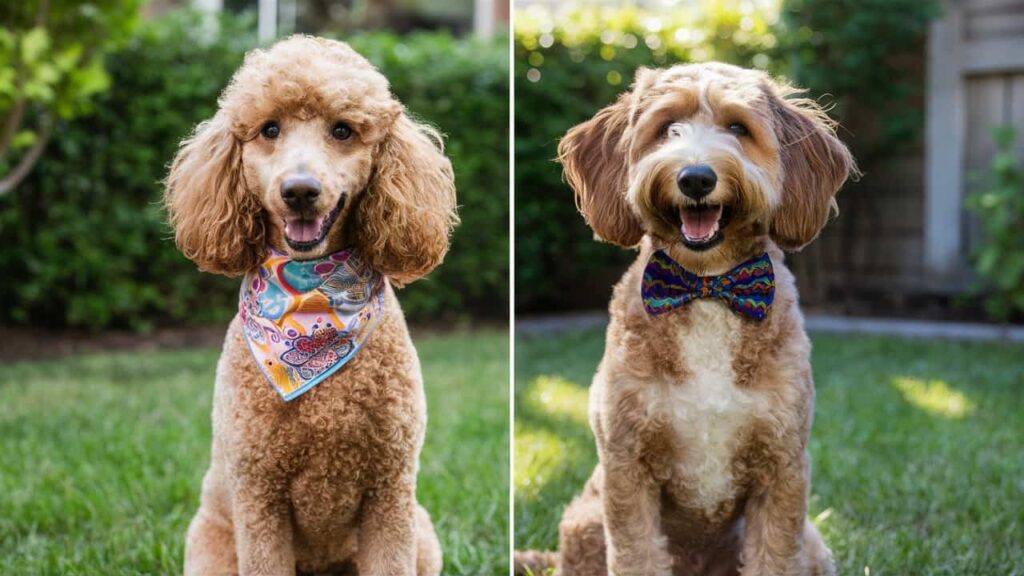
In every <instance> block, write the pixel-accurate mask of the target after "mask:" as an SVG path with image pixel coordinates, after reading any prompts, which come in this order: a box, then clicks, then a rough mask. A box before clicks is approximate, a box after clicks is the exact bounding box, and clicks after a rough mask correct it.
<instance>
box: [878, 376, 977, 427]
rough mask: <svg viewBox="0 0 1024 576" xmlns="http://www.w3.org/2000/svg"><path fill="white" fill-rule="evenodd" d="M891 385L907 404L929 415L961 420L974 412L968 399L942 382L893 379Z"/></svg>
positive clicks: (918, 379) (905, 378)
mask: <svg viewBox="0 0 1024 576" xmlns="http://www.w3.org/2000/svg"><path fill="white" fill-rule="evenodd" d="M892 384H893V386H895V387H896V389H897V390H899V391H900V394H902V395H903V398H904V399H905V400H906V401H907V402H910V403H911V404H913V405H914V406H917V407H918V408H921V409H922V410H925V411H927V412H929V413H931V414H936V415H939V416H946V417H947V418H963V417H964V416H965V415H967V414H970V413H971V412H972V411H973V410H974V403H972V402H971V400H970V398H968V397H967V396H965V395H964V394H963V393H962V392H958V391H956V390H954V389H952V388H950V387H949V384H947V383H946V382H945V381H943V380H922V379H921V378H907V377H899V378H893V381H892Z"/></svg>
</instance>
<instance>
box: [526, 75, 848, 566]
mask: <svg viewBox="0 0 1024 576" xmlns="http://www.w3.org/2000/svg"><path fill="white" fill-rule="evenodd" d="M798 96H799V91H797V90H794V89H792V88H790V87H787V86H784V85H781V84H778V83H776V82H774V81H772V80H771V79H770V78H769V77H768V76H766V75H765V74H764V73H762V72H759V71H754V70H746V69H742V68H737V67H735V66H729V65H725V64H717V63H709V64H691V65H678V66H674V67H671V68H668V69H664V70H648V69H641V70H639V71H638V72H637V75H636V79H635V82H634V84H633V86H632V88H631V90H630V91H628V92H627V93H625V94H622V95H621V96H620V97H619V99H618V100H617V101H616V102H615V103H613V104H611V105H610V106H608V107H607V108H605V109H603V110H601V111H600V112H598V113H597V115H596V116H594V117H593V118H592V119H590V120H588V121H587V122H584V123H583V124H580V125H579V126H576V127H575V128H573V129H571V130H570V131H569V132H568V133H567V134H566V136H565V138H564V139H563V140H562V141H561V143H560V145H559V160H560V161H561V162H562V164H563V166H564V170H565V175H566V177H567V179H568V181H569V184H570V185H571V186H572V188H573V189H574V190H575V193H576V201H577V204H578V206H579V208H580V210H581V212H582V213H583V216H584V217H585V218H586V221H587V222H588V224H589V225H590V226H591V228H593V230H594V232H595V233H596V234H597V236H599V237H600V238H601V239H603V240H605V241H607V242H611V243H614V244H617V245H620V246H623V247H629V248H638V249H639V255H638V257H637V259H636V262H635V263H634V264H633V265H632V266H631V267H630V269H629V270H628V271H627V272H626V274H625V276H624V277H623V278H622V280H621V281H620V282H619V283H618V285H616V287H615V290H614V295H613V297H612V301H611V305H610V312H611V323H610V325H609V327H608V332H607V338H606V345H605V353H604V358H603V359H602V361H601V363H600V365H599V367H598V369H597V373H596V375H595V377H594V380H593V384H592V385H591V389H590V426H591V429H592V430H593V433H594V437H595V439H596V443H597V450H598V456H599V464H598V465H597V468H596V469H595V470H594V473H593V475H592V476H591V478H590V480H589V481H588V482H587V484H586V486H585V487H584V489H583V492H582V494H581V495H580V496H578V497H577V498H576V499H575V500H574V501H573V502H572V503H571V504H569V506H568V507H567V508H566V510H565V512H564V515H563V517H562V522H561V526H560V552H559V553H557V554H556V553H550V552H548V553H544V552H522V553H517V556H516V569H517V572H519V573H524V572H525V571H526V569H527V568H530V569H532V570H533V571H534V572H535V573H541V572H542V571H543V570H546V569H549V568H551V567H554V568H556V572H557V573H559V574H563V575H564V576H596V575H604V574H615V575H617V576H639V575H644V576H651V575H670V574H674V575H684V574H686V575H697V574H706V575H730V574H742V575H744V576H787V575H810V574H813V575H826V574H833V573H834V567H833V564H832V559H831V554H830V552H829V549H828V547H827V546H826V545H825V542H824V541H823V539H822V537H821V535H820V534H819V533H818V531H817V530H816V529H815V527H814V525H813V524H811V523H810V522H809V521H808V519H807V494H808V490H809V487H810V461H809V458H808V454H807V438H808V434H809V433H810V428H811V417H812V412H813V404H814V384H813V382H812V379H811V365H810V357H809V355H810V343H809V341H808V339H807V336H806V334H805V333H804V329H803V317H802V315H801V313H800V310H799V308H798V305H797V289H796V284H795V283H794V279H793V275H792V274H791V273H790V271H789V270H788V269H787V268H786V265H785V263H784V261H783V250H799V249H800V248H801V247H803V246H805V245H806V244H808V243H809V242H811V241H812V240H813V239H814V238H815V237H816V236H817V235H818V233H819V231H820V230H821V229H822V227H823V226H824V225H825V223H826V221H827V220H828V218H829V215H830V212H831V211H832V209H833V208H834V206H835V200H834V196H835V194H836V192H837V191H838V190H839V188H840V187H841V186H842V184H843V182H844V181H846V179H847V178H848V176H850V175H851V174H852V173H856V167H855V164H854V161H853V158H852V157H851V155H850V153H849V151H848V150H847V148H846V146H844V145H843V143H842V142H840V141H839V140H838V139H837V138H836V136H835V130H834V128H835V126H834V124H833V123H832V122H830V121H829V119H828V117H827V116H826V115H825V114H824V112H823V111H822V110H821V108H820V107H819V106H817V105H816V104H815V102H813V101H811V100H808V99H805V98H800V97H798Z"/></svg>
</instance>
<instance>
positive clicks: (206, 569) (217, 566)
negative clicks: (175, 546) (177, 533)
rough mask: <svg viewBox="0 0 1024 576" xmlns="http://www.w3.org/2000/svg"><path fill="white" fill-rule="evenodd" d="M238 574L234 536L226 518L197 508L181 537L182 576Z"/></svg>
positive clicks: (229, 575) (225, 575) (204, 508)
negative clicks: (182, 553)
mask: <svg viewBox="0 0 1024 576" xmlns="http://www.w3.org/2000/svg"><path fill="white" fill-rule="evenodd" d="M235 574H238V555H237V552H236V550H235V535H234V531H233V529H232V527H231V523H230V522H228V521H227V519H226V518H223V517H216V516H214V515H213V514H211V513H210V512H209V511H208V510H207V509H206V507H201V508H200V509H199V512H197V513H196V515H195V517H194V518H192V523H191V524H189V527H188V534H187V536H186V537H185V576H233V575H235Z"/></svg>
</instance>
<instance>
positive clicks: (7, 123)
mask: <svg viewBox="0 0 1024 576" xmlns="http://www.w3.org/2000/svg"><path fill="white" fill-rule="evenodd" d="M15 90H17V88H15ZM24 115H25V99H24V98H18V99H17V100H15V101H14V106H12V107H11V113H10V114H8V115H7V119H6V120H4V127H3V130H2V131H0V160H3V159H4V156H7V150H8V148H10V146H11V140H13V139H14V133H15V132H17V131H18V126H21V117H22V116H24Z"/></svg>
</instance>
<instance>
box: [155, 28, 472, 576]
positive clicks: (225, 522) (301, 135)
mask: <svg viewBox="0 0 1024 576" xmlns="http://www.w3.org/2000/svg"><path fill="white" fill-rule="evenodd" d="M166 204H167V208H168V212H169V214H170V221H171V224H172V225H173V227H174V229H175V238H176V241H177V244H178V246H179V247H180V249H181V251H182V252H183V253H184V254H185V255H186V256H187V257H189V258H190V259H192V260H193V261H194V262H195V263H196V264H197V265H198V266H199V268H201V269H202V270H205V271H208V272H214V273H219V274H225V275H229V276H237V275H242V274H244V275H245V277H244V280H243V285H242V290H241V295H240V307H239V314H238V315H237V316H236V317H235V319H234V320H233V321H232V323H231V325H230V327H229V329H228V333H227V337H226V340H225V342H224V349H223V353H222V355H221V358H220V361H219V363H218V366H217V376H216V383H215V388H214V401H213V416H212V418H213V446H212V453H211V461H210V467H209V469H208V471H207V472H206V476H205V478H204V480H203V487H202V496H201V503H200V507H199V510H198V512H197V513H196V515H195V517H194V518H193V519H192V523H191V525H190V526H189V529H188V535H187V542H186V551H185V573H186V574H190V575H201V576H213V575H220V574H260V575H274V576H279V575H287V574H296V573H300V574H306V573H308V574H312V573H325V572H331V573H355V572H358V574H360V575H379V576H395V575H411V574H418V575H435V574H438V573H439V572H440V570H441V550H440V546H439V544H438V540H437V537H436V535H435V533H434V529H433V526H432V524H431V520H430V517H429V516H428V514H427V512H426V511H425V510H424V509H423V508H422V507H421V506H419V504H418V503H417V501H416V475H417V468H418V459H419V453H420V448H421V447H422V445H423V438H424V432H425V428H426V404H425V400H424V393H423V382H422V377H421V374H420V363H419V359H418V358H417V355H416V349H415V348H414V347H413V344H412V341H411V340H410V338H409V333H408V330H407V329H406V324H405V320H404V318H403V315H402V311H401V309H400V308H399V304H398V301H397V300H396V298H395V294H394V292H393V290H392V287H393V286H395V287H400V286H402V285H404V284H408V283H409V282H412V281H414V280H416V279H418V278H420V277H422V276H423V275H425V274H427V273H428V272H430V271H431V270H432V269H433V268H434V267H436V266H437V265H438V264H439V263H440V262H441V261H442V259H443V258H444V256H445V253H446V251H447V249H448V242H449V235H450V233H451V231H452V229H453V227H454V226H455V224H456V223H457V220H458V219H457V216H456V211H455V210H456V207H455V188H454V181H453V176H452V169H451V165H450V163H449V161H448V159H447V158H446V157H445V156H444V154H443V150H442V146H441V139H440V137H439V135H438V134H437V132H436V131H434V130H433V129H431V128H429V127H426V126H424V125H421V124H418V123H417V122H415V121H413V120H412V119H410V117H409V116H408V115H407V114H406V112H405V109H404V107H403V106H402V104H401V103H400V102H398V101H397V100H396V99H395V98H394V96H392V94H391V93H390V90H389V86H388V82H387V80H386V79H385V78H384V77H383V76H382V75H381V74H380V73H379V72H378V71H377V70H376V69H375V68H374V67H373V66H372V65H371V64H370V63H369V62H368V61H367V60H365V59H364V58H363V57H362V56H360V55H359V54H357V53H356V52H354V51H353V50H352V49H351V48H349V47H348V46H347V45H346V44H343V43H341V42H335V41H330V40H324V39H317V38H310V37H302V36H296V37H292V38H290V39H287V40H284V41H282V42H279V43H278V44H276V45H274V46H273V47H272V48H270V49H268V50H256V51H253V52H251V53H249V54H248V55H247V56H246V58H245V62H244V63H243V65H242V66H241V68H240V69H239V70H238V71H237V72H236V73H235V75H234V77H233V78H232V80H231V82H230V84H229V85H228V87H227V88H226V89H225V90H224V92H223V94H222V95H221V97H220V100H219V109H218V110H217V112H216V114H215V115H214V116H213V118H212V119H210V120H208V121H206V122H204V123H202V124H200V125H199V126H198V127H197V128H196V130H195V133H194V135H193V136H192V137H191V138H189V139H187V140H186V141H184V142H183V143H182V145H181V148H180V149H179V151H178V154H177V157H176V158H175V159H174V162H173V164H172V166H171V169H170V174H169V175H168V177H167V180H166ZM342 368H343V369H342Z"/></svg>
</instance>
